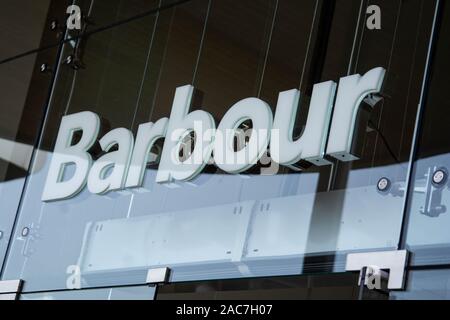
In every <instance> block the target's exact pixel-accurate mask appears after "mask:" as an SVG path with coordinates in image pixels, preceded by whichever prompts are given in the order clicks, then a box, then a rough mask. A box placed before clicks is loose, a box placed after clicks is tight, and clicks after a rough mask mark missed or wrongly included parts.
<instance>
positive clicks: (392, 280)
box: [345, 250, 409, 290]
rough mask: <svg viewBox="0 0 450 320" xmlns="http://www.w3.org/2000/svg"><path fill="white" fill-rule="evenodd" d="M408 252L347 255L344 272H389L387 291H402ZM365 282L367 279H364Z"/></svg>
mask: <svg viewBox="0 0 450 320" xmlns="http://www.w3.org/2000/svg"><path fill="white" fill-rule="evenodd" d="M408 255H409V254H408V251H406V250H402V251H383V252H370V253H351V254H348V255H347V263H346V267H345V269H346V271H359V272H361V270H363V268H377V269H379V270H384V271H387V270H389V280H388V289H389V290H402V289H404V285H405V274H406V273H405V268H406V264H407V262H408ZM366 280H367V279H366Z"/></svg>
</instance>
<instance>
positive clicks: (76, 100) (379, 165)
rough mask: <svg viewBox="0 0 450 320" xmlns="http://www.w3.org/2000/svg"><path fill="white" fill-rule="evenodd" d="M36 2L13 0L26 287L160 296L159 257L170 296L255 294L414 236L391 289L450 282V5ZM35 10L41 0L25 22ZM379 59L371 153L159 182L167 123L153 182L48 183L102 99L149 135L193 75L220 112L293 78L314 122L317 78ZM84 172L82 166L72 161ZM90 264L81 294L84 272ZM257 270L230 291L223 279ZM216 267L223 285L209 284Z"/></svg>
mask: <svg viewBox="0 0 450 320" xmlns="http://www.w3.org/2000/svg"><path fill="white" fill-rule="evenodd" d="M19 2H20V3H21V5H20V6H18V5H14V6H13V7H14V8H13V7H11V8H10V6H12V5H11V4H9V5H8V4H7V1H1V0H0V5H2V8H6V10H4V11H3V12H2V13H0V18H1V19H0V20H1V22H0V39H1V40H3V41H2V45H1V46H0V47H1V48H2V50H1V52H0V96H1V97H2V101H1V103H0V112H1V118H0V152H1V154H0V203H1V212H0V265H1V266H2V268H1V278H0V279H1V280H3V281H4V280H16V279H22V280H24V286H23V298H24V299H77V298H92V299H114V298H117V299H127V298H138V299H139V298H143V299H153V298H154V290H153V289H149V288H148V287H146V286H145V284H146V280H147V278H146V277H147V271H148V270H149V269H152V268H159V267H169V268H170V269H171V277H170V283H171V285H170V286H169V287H167V288H165V289H163V290H162V291H160V294H161V296H160V298H161V299H164V298H167V299H173V298H176V297H181V296H191V295H192V292H197V293H198V292H200V293H202V292H203V294H204V297H211V294H210V293H205V292H219V291H220V293H219V294H218V296H219V297H225V298H226V297H230V296H233V295H237V296H245V295H246V293H245V292H246V291H248V290H250V288H256V289H255V290H257V291H258V292H260V293H261V294H262V295H263V296H264V295H265V294H266V292H267V291H264V290H265V289H267V290H272V291H270V292H271V293H272V294H275V295H283V294H287V295H291V294H293V295H294V296H297V297H298V298H314V297H324V296H326V295H324V293H323V292H324V290H325V289H323V288H322V287H324V286H322V285H320V284H319V285H317V286H314V288H315V289H314V294H311V292H310V291H308V290H309V289H308V288H309V287H308V286H307V285H304V283H303V281H304V279H306V278H298V279H297V278H295V279H294V278H293V279H294V280H292V281H293V283H294V285H292V286H291V284H289V285H285V284H283V283H282V282H281V283H280V282H279V281H277V280H273V281H272V280H271V281H269V280H268V283H269V284H268V285H267V286H266V285H265V283H264V282H263V280H261V281H262V282H261V283H259V282H257V281H258V280H257V279H260V278H262V279H266V278H267V279H269V278H271V277H286V276H292V277H303V276H304V277H308V276H310V275H311V274H314V276H313V277H318V278H314V279H319V280H316V282H317V283H321V281H322V283H323V282H324V281H328V280H325V279H330V278H329V277H330V274H341V273H342V272H345V262H346V260H345V259H346V256H347V254H349V253H356V252H372V251H390V250H403V249H407V250H408V251H410V252H411V259H410V262H409V265H408V266H407V268H408V270H409V269H411V271H410V272H409V273H410V276H409V278H408V281H407V288H406V291H405V292H396V293H392V294H391V296H390V297H391V299H402V298H406V299H408V298H415V297H416V298H428V297H429V296H428V295H426V296H423V295H422V294H421V292H420V289H418V288H419V287H420V288H422V283H425V284H426V285H425V287H426V288H427V290H430V291H433V290H436V297H437V298H443V299H446V298H448V297H447V296H448V295H446V294H444V293H443V289H442V287H441V283H440V280H439V279H440V278H439V277H441V276H442V277H445V274H446V272H447V270H445V267H444V266H445V265H449V259H450V251H449V243H450V238H449V236H448V232H446V230H447V229H448V227H449V226H450V221H448V212H447V203H446V199H447V196H446V195H447V193H448V188H449V186H450V184H448V183H450V181H448V183H447V174H448V171H447V170H450V157H449V155H448V150H447V149H448V147H447V146H448V145H449V144H448V143H447V140H446V139H447V138H445V137H446V134H445V133H444V131H445V128H446V125H445V123H446V121H447V118H448V116H450V115H449V113H448V111H447V108H446V107H447V105H448V103H449V101H448V99H447V97H446V91H445V88H446V85H447V84H449V80H448V79H447V74H448V72H447V71H448V68H449V65H448V61H447V60H448V59H447V57H448V52H449V49H450V48H449V41H448V40H447V38H446V37H445V35H446V34H447V31H448V30H447V29H448V28H449V27H450V24H449V23H450V16H449V14H450V7H449V6H448V4H447V3H445V2H443V1H429V0H428V1H425V0H411V1H401V0H395V1H392V0H376V1H372V0H370V1H369V0H363V1H361V0H333V1H326V0H307V1H294V0H254V1H239V0H184V1H175V0H131V1H130V0H127V1H122V0H113V1H111V0H108V1H106V0H79V1H56V0H53V1H51V0H49V1H40V2H39V4H37V3H36V2H35V1H34V2H33V1H28V0H20V1H17V3H19ZM72 2H73V3H72ZM73 4H75V5H77V6H79V7H80V8H81V12H82V17H83V19H82V28H81V29H80V30H68V29H66V28H65V21H66V19H67V15H66V8H67V7H68V6H69V5H73ZM374 5H375V6H377V7H379V8H381V13H382V20H381V23H382V24H381V29H376V30H371V29H370V28H369V27H368V25H367V23H368V22H367V21H368V18H369V16H370V12H368V10H367V9H368V8H370V7H373V6H374ZM24 8H26V9H27V10H28V11H30V12H34V15H33V16H32V17H30V18H29V19H27V20H26V21H27V22H26V24H25V25H24V24H23V23H21V24H20V26H19V23H18V22H17V21H16V20H15V17H17V16H19V15H21V14H22V13H21V12H22V11H21V10H23V9H24ZM19 9H20V10H19ZM3 15H4V16H3ZM27 30H32V32H31V33H29V32H28V31H27ZM379 67H381V68H384V69H385V70H386V74H385V77H384V82H383V86H382V90H381V91H380V92H379V93H378V94H377V95H367V96H365V99H364V100H363V101H362V102H361V105H360V106H359V111H358V113H357V114H355V117H356V119H355V129H354V139H353V142H352V145H351V152H352V154H353V155H356V156H357V159H355V160H354V161H345V162H344V161H340V160H337V159H335V158H332V157H329V156H327V157H326V160H327V161H328V164H327V165H323V166H315V165H311V163H307V162H305V161H299V162H297V163H295V164H293V165H290V166H280V165H278V164H277V163H275V162H273V161H270V152H268V153H266V154H265V156H264V157H263V158H262V159H261V160H260V161H259V162H258V163H257V164H256V165H255V166H253V167H252V168H251V169H249V170H247V171H245V172H242V173H240V174H234V175H233V174H229V173H227V172H225V171H223V170H221V169H218V168H216V166H214V165H213V164H211V163H209V164H208V165H207V166H206V167H205V168H204V170H203V171H202V172H201V173H200V174H199V175H198V176H197V177H195V178H194V179H192V180H191V181H184V182H179V183H177V184H176V186H174V185H172V184H171V185H168V184H161V183H158V182H156V176H157V174H158V162H159V159H160V157H161V152H162V146H163V145H164V139H163V138H160V139H158V141H156V142H155V145H154V147H153V148H152V149H151V150H150V151H151V154H152V157H151V159H150V160H149V161H148V162H147V163H146V169H145V175H144V178H143V179H144V180H143V184H142V186H141V187H140V188H133V189H130V188H129V189H124V190H117V191H112V192H108V193H106V194H93V193H91V192H90V191H89V190H88V188H83V189H82V190H81V191H80V192H79V193H78V194H77V195H75V196H74V197H71V198H69V199H65V200H59V201H51V202H45V201H43V200H42V194H43V190H44V188H45V185H46V180H47V177H48V173H49V170H50V163H51V160H52V157H53V155H54V153H53V150H54V149H55V145H56V143H57V138H58V132H59V130H60V124H61V121H62V119H63V117H65V116H68V115H73V114H76V113H80V112H84V111H90V112H94V113H96V114H97V115H98V116H99V118H100V123H101V127H100V133H99V137H102V136H104V135H105V134H106V133H107V132H109V131H110V130H112V129H115V128H125V129H128V130H130V131H131V132H132V133H133V135H134V137H137V135H138V131H139V129H140V125H141V124H143V123H148V122H153V123H155V122H157V121H158V120H159V119H161V118H164V117H166V118H169V117H172V115H171V109H172V103H173V100H174V95H175V92H176V89H177V88H179V87H181V86H185V85H192V86H194V87H195V91H194V94H193V103H192V106H191V109H190V110H191V111H199V110H203V111H207V112H208V113H210V114H211V115H212V117H213V118H214V121H215V123H216V124H217V125H218V124H219V123H220V121H221V119H223V118H224V116H225V115H226V114H227V112H228V110H229V109H230V108H231V107H232V106H233V105H234V104H236V103H237V102H239V101H241V100H242V99H245V98H248V97H255V98H258V99H261V100H263V101H265V102H266V103H267V104H268V105H269V106H270V109H271V111H272V113H273V114H276V112H277V103H278V97H279V93H280V92H284V91H287V90H291V89H298V90H299V91H300V102H299V109H298V112H297V114H296V116H295V119H293V120H292V122H293V127H294V129H293V137H294V138H295V139H298V138H300V137H301V136H302V134H303V133H304V132H305V128H306V126H307V119H308V115H309V114H311V110H310V109H311V108H310V105H312V104H311V103H310V102H311V100H313V89H314V85H315V84H317V83H323V82H325V81H334V82H336V83H339V81H340V79H341V78H342V77H346V76H350V75H354V74H361V75H364V74H366V73H367V72H368V71H370V70H372V69H374V68H379ZM241 125H244V124H241ZM247 125H248V126H250V127H251V125H253V124H247ZM71 137H72V140H73V143H74V144H75V143H76V142H77V141H80V139H82V136H80V135H77V133H74V134H73V135H72V136H71ZM166 139H167V138H166ZM113 147H114V146H113ZM118 149H120V148H117V146H116V149H112V151H114V150H115V151H117V150H118ZM89 154H90V155H91V157H92V158H93V159H94V160H98V159H100V158H101V157H102V156H104V155H105V151H103V150H102V148H101V146H100V145H99V144H98V143H95V144H94V146H93V147H92V148H90V150H89ZM74 171H75V168H74V166H67V168H66V170H65V171H64V176H62V177H61V179H65V180H69V179H70V178H71V176H73V175H74ZM438 173H441V176H442V179H439V176H437V175H436V174H438ZM105 176H107V174H105ZM433 178H435V179H433ZM382 181H386V184H387V186H388V188H385V189H381V188H380V182H382ZM429 266H434V267H439V266H441V269H442V271H427V270H425V269H426V268H427V267H429ZM421 268H424V270H422V269H421ZM74 276H79V277H80V278H79V285H80V288H81V289H82V290H80V291H77V292H74V291H71V290H69V289H71V288H70V284H71V283H72V282H71V281H72V280H73V279H74V278H73V277H74ZM253 278H254V279H255V281H256V282H252V285H249V286H247V287H245V286H244V287H242V283H241V282H238V284H236V285H234V284H231V285H229V289H226V290H224V289H223V288H224V287H227V285H224V286H223V285H222V284H221V282H220V281H227V280H228V281H240V280H242V279H253ZM429 278H430V279H432V280H430V281H428V280H427V279H429ZM320 279H321V280H320ZM353 280H355V279H354V278H353V277H351V281H353ZM214 281H218V282H214ZM242 281H244V280H242ZM333 281H334V280H330V282H333ZM340 281H341V282H339V281H338V284H336V285H335V286H333V285H330V287H332V288H333V287H334V288H337V287H339V288H341V287H343V288H345V289H343V290H347V291H346V292H347V293H348V294H347V295H345V296H346V297H348V298H349V299H350V298H354V297H356V296H357V293H356V291H354V290H355V289H354V288H352V287H351V286H350V285H348V283H350V281H349V280H348V279H347V278H346V279H341V280H340ZM186 282H196V283H199V285H198V286H193V285H192V288H191V287H189V285H184V283H186ZM218 283H220V285H218ZM227 283H230V282H227ZM255 283H256V285H255ZM435 283H436V286H435V285H434V284H435ZM203 285H204V286H206V287H208V288H209V289H210V290H209V291H208V290H207V291H204V289H200V291H198V287H202V286H203ZM252 286H253V287H252ZM292 287H293V288H294V289H292ZM186 288H187V289H186ZM218 288H219V289H218ZM321 288H322V289H321ZM328 289H330V288H328ZM202 290H203V291H202ZM321 290H322V291H321ZM330 290H331V289H330ZM336 290H338V289H336ZM339 290H340V289H339ZM50 291H51V293H50ZM225 291H229V292H225ZM230 292H231V293H230ZM308 292H309V294H308ZM330 292H333V290H331V291H330ZM339 292H341V291H339ZM177 295H178V296H177ZM194 296H195V295H194ZM200 296H201V294H200ZM214 296H215V297H217V294H216V295H214Z"/></svg>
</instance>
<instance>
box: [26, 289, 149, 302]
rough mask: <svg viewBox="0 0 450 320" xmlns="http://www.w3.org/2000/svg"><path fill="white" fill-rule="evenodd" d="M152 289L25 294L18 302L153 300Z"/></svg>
mask: <svg viewBox="0 0 450 320" xmlns="http://www.w3.org/2000/svg"><path fill="white" fill-rule="evenodd" d="M154 297H155V288H154V287H148V286H145V287H119V288H111V289H89V290H75V291H74V290H71V291H56V292H39V293H27V294H22V295H21V296H20V300H153V299H154Z"/></svg>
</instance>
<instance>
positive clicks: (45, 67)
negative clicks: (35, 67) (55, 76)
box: [39, 63, 48, 72]
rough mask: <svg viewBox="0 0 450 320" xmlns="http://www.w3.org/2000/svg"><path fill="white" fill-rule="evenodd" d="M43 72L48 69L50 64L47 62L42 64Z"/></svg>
mask: <svg viewBox="0 0 450 320" xmlns="http://www.w3.org/2000/svg"><path fill="white" fill-rule="evenodd" d="M39 69H40V70H41V72H45V71H47V70H48V65H47V64H46V63H43V64H41V67H40V68H39Z"/></svg>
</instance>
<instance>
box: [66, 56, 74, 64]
mask: <svg viewBox="0 0 450 320" xmlns="http://www.w3.org/2000/svg"><path fill="white" fill-rule="evenodd" d="M72 62H73V57H72V56H68V57H67V58H66V61H65V63H66V64H71V63H72Z"/></svg>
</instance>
